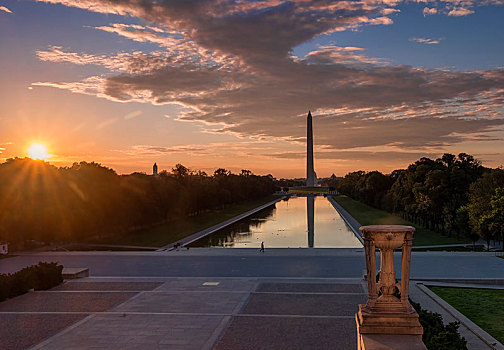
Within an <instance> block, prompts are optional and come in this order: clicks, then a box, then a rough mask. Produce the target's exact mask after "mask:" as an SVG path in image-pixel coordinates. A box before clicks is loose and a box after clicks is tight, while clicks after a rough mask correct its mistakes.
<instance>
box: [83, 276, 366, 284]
mask: <svg viewBox="0 0 504 350" xmlns="http://www.w3.org/2000/svg"><path fill="white" fill-rule="evenodd" d="M89 278H96V279H152V280H154V279H157V280H159V281H170V280H172V279H175V278H178V279H205V278H206V279H210V278H212V279H221V280H222V279H232V280H233V279H235V280H240V279H244V280H259V281H261V282H263V281H269V280H299V281H303V280H306V281H311V280H324V281H335V282H336V281H357V280H358V281H360V280H362V277H359V276H355V277H285V276H277V277H275V276H268V277H264V276H162V277H160V276H138V277H134V276H93V277H89ZM82 282H84V281H82ZM85 282H88V283H91V282H93V281H85Z"/></svg>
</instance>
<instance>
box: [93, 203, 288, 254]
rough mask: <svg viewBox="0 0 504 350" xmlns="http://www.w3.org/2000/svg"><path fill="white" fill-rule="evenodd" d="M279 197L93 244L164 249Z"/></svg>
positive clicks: (182, 219)
mask: <svg viewBox="0 0 504 350" xmlns="http://www.w3.org/2000/svg"><path fill="white" fill-rule="evenodd" d="M277 198H278V196H269V197H265V198H262V199H258V200H255V201H248V202H243V203H239V204H234V205H230V206H229V207H226V208H224V209H219V210H213V211H209V212H206V213H203V214H200V215H197V216H191V217H185V218H180V219H177V220H174V221H172V222H169V223H167V224H164V225H160V226H156V227H153V228H150V229H146V230H143V231H137V232H133V233H128V234H124V235H121V236H117V237H113V238H107V239H105V240H100V241H99V242H96V241H95V242H93V243H106V244H120V245H136V246H144V247H162V246H164V245H166V244H170V243H172V242H175V241H178V240H179V239H182V238H184V237H187V236H189V235H192V234H193V233H196V232H199V231H201V230H204V229H206V228H208V227H211V226H213V225H217V224H218V223H220V222H223V221H226V220H228V219H231V218H232V217H235V216H237V215H240V214H242V213H244V212H246V211H249V210H251V209H254V208H257V207H258V206H260V205H263V204H266V203H268V202H271V201H273V200H275V199H277Z"/></svg>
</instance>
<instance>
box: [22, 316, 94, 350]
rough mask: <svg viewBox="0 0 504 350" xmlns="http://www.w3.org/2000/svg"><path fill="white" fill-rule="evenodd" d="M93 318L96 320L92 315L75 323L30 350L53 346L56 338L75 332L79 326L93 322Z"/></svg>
mask: <svg viewBox="0 0 504 350" xmlns="http://www.w3.org/2000/svg"><path fill="white" fill-rule="evenodd" d="M86 314H89V312H88V313H86ZM92 318H94V314H91V315H89V316H87V317H84V318H83V319H82V320H80V321H77V322H75V323H74V324H72V325H70V326H68V327H66V328H64V329H63V330H61V331H60V332H58V333H56V334H54V335H52V336H50V337H49V338H46V339H44V340H43V341H41V342H40V343H38V344H35V345H34V346H32V347H30V348H29V350H38V349H42V348H44V347H45V346H46V345H49V344H51V342H52V341H53V340H54V339H56V338H58V337H60V336H62V335H64V334H66V333H68V332H70V331H72V330H74V329H75V328H77V327H79V326H81V325H83V324H84V323H86V322H88V321H89V320H91V319H92Z"/></svg>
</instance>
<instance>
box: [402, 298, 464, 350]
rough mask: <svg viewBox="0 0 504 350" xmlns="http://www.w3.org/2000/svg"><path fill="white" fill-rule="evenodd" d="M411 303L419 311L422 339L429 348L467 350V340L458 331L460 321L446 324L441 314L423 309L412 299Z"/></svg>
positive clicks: (436, 349) (433, 349) (434, 349)
mask: <svg viewBox="0 0 504 350" xmlns="http://www.w3.org/2000/svg"><path fill="white" fill-rule="evenodd" d="M410 303H411V305H413V307H414V308H415V310H416V311H417V312H418V316H419V319H420V324H421V325H422V327H423V330H424V333H423V336H422V341H423V342H424V344H425V346H426V347H427V349H428V350H467V341H466V340H465V338H463V337H461V336H460V334H459V332H458V328H459V326H460V323H459V322H450V323H448V324H447V325H445V324H444V323H443V317H442V316H441V315H440V314H438V313H436V312H430V311H427V310H424V309H422V308H421V307H420V304H417V303H415V302H413V301H411V299H410Z"/></svg>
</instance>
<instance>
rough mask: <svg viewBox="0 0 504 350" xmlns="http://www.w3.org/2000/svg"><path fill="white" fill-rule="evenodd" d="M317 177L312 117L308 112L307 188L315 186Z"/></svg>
mask: <svg viewBox="0 0 504 350" xmlns="http://www.w3.org/2000/svg"><path fill="white" fill-rule="evenodd" d="M315 180H316V175H315V171H314V170H313V129H312V115H311V112H310V111H308V117H307V118H306V186H308V187H313V186H315Z"/></svg>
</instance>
